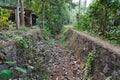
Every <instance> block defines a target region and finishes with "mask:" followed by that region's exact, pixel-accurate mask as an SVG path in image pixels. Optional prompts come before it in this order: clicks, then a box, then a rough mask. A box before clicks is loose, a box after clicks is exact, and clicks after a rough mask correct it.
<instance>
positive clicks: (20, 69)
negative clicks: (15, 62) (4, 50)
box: [15, 67, 27, 73]
mask: <svg viewBox="0 0 120 80" xmlns="http://www.w3.org/2000/svg"><path fill="white" fill-rule="evenodd" d="M15 69H16V70H17V71H18V72H21V73H27V71H26V69H23V68H21V67H16V68H15Z"/></svg>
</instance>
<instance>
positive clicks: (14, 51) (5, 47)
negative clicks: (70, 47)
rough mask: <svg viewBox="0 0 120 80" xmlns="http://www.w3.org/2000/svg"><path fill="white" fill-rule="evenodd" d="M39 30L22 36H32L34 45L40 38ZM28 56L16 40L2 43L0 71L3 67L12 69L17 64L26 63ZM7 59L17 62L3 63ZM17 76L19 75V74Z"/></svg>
mask: <svg viewBox="0 0 120 80" xmlns="http://www.w3.org/2000/svg"><path fill="white" fill-rule="evenodd" d="M38 32H39V30H31V31H29V32H28V33H27V34H24V35H21V36H22V37H23V38H30V39H31V40H32V44H33V45H34V42H35V41H37V40H38V39H39V36H38ZM29 54H30V52H29ZM29 54H28V55H29ZM26 57H27V55H26V54H24V53H23V52H22V51H21V48H20V47H18V46H17V45H16V41H15V40H13V41H8V42H4V43H0V71H1V70H3V69H10V67H11V68H14V67H15V66H21V65H22V64H25V59H26ZM5 61H15V62H16V64H15V65H7V64H3V62H5ZM22 66H23V65H22ZM15 75H16V73H15ZM15 77H17V75H16V76H15ZM0 80H3V79H0Z"/></svg>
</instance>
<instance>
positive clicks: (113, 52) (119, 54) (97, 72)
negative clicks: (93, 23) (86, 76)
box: [67, 29, 120, 80]
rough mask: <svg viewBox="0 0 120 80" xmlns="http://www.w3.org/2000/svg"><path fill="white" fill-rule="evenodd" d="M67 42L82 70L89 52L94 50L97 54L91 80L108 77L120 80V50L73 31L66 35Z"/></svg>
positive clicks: (102, 79) (101, 79) (103, 79)
mask: <svg viewBox="0 0 120 80" xmlns="http://www.w3.org/2000/svg"><path fill="white" fill-rule="evenodd" d="M67 42H68V47H69V48H70V49H71V50H73V51H74V55H75V57H76V59H77V60H78V61H79V63H80V65H81V66H82V68H84V65H85V63H86V61H87V56H88V54H89V52H91V51H92V50H93V49H94V48H95V50H96V51H97V52H99V57H97V59H96V60H95V62H94V63H93V67H92V72H91V75H92V77H93V80H105V79H106V78H107V77H109V76H112V80H120V48H118V47H115V46H112V45H110V44H109V43H107V42H104V41H102V40H100V39H97V38H94V37H91V36H90V35H87V34H85V33H82V32H78V31H76V30H73V29H70V30H69V31H68V33H67Z"/></svg>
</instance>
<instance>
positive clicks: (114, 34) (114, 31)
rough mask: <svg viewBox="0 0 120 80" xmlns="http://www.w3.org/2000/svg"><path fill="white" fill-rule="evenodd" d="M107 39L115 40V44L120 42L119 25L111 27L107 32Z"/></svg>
mask: <svg viewBox="0 0 120 80" xmlns="http://www.w3.org/2000/svg"><path fill="white" fill-rule="evenodd" d="M108 35H109V40H111V41H113V42H115V43H116V44H119V43H120V26H118V27H112V28H111V30H110V31H109V33H108Z"/></svg>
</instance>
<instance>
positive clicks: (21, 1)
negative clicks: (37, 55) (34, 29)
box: [20, 0, 25, 25]
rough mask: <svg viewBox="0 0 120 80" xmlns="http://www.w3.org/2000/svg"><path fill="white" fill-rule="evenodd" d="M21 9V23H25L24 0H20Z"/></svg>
mask: <svg viewBox="0 0 120 80" xmlns="http://www.w3.org/2000/svg"><path fill="white" fill-rule="evenodd" d="M20 11H21V25H25V19H24V18H25V15H24V2H23V0H20Z"/></svg>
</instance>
